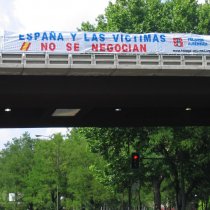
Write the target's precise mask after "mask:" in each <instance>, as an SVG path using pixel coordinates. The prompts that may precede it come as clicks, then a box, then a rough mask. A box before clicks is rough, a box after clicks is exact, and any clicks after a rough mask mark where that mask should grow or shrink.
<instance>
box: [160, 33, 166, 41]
mask: <svg viewBox="0 0 210 210" xmlns="http://www.w3.org/2000/svg"><path fill="white" fill-rule="evenodd" d="M160 41H161V42H165V41H166V36H165V35H164V34H162V35H160Z"/></svg>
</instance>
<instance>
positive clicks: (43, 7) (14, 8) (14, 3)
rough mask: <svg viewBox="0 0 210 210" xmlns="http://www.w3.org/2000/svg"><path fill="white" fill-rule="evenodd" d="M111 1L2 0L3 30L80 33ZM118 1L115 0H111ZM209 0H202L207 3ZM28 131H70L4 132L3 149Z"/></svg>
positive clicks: (46, 130)
mask: <svg viewBox="0 0 210 210" xmlns="http://www.w3.org/2000/svg"><path fill="white" fill-rule="evenodd" d="M109 1H110V0H36V1H34V0H0V31H3V30H6V31H12V32H22V33H25V32H33V31H46V30H47V31H76V30H77V28H79V27H80V25H81V23H82V22H83V21H89V22H90V23H95V19H96V17H97V16H98V15H99V14H103V13H104V10H105V8H106V7H107V6H108V2H109ZM111 1H112V2H115V0H111ZM204 1H205V0H199V3H203V2H204ZM25 131H27V132H29V133H30V134H31V137H32V138H33V137H35V135H37V134H38V135H44V136H49V135H52V134H53V133H58V132H61V133H62V134H63V135H65V134H66V131H67V128H36V129H35V128H33V129H0V149H2V148H4V144H5V143H6V142H8V141H10V140H11V139H13V138H15V137H17V138H18V137H20V136H21V135H22V134H23V133H24V132H25Z"/></svg>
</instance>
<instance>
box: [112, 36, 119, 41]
mask: <svg viewBox="0 0 210 210" xmlns="http://www.w3.org/2000/svg"><path fill="white" fill-rule="evenodd" d="M112 36H113V39H114V42H118V39H119V34H112Z"/></svg>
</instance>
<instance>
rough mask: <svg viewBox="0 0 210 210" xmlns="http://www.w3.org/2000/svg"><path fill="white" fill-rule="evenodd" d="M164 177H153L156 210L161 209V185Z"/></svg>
mask: <svg viewBox="0 0 210 210" xmlns="http://www.w3.org/2000/svg"><path fill="white" fill-rule="evenodd" d="M162 180H163V179H162V178H159V179H158V178H154V179H153V190H154V210H161V195H160V185H161V182H162Z"/></svg>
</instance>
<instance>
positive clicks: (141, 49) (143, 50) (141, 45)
mask: <svg viewBox="0 0 210 210" xmlns="http://www.w3.org/2000/svg"><path fill="white" fill-rule="evenodd" d="M140 52H147V45H146V44H140Z"/></svg>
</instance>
